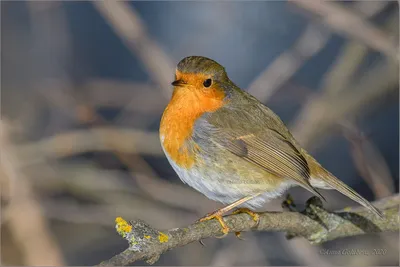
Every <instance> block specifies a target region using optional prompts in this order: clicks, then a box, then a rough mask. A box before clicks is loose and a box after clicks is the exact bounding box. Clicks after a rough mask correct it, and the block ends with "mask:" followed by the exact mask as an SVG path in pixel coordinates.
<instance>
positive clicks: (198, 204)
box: [126, 155, 217, 215]
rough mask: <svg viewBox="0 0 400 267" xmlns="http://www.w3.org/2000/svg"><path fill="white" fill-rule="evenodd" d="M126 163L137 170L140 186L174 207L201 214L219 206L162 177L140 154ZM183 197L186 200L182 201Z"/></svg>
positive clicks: (149, 193) (137, 180)
mask: <svg viewBox="0 0 400 267" xmlns="http://www.w3.org/2000/svg"><path fill="white" fill-rule="evenodd" d="M126 164H129V165H130V166H131V168H132V169H134V170H135V177H136V183H137V185H138V187H139V188H140V189H142V190H143V191H144V192H145V193H147V194H148V195H149V196H151V197H152V198H153V199H155V200H158V201H161V202H163V203H165V204H169V205H173V206H174V207H179V208H184V209H188V210H191V211H195V212H197V213H198V214H200V215H202V214H204V213H206V212H207V211H209V210H210V208H212V207H215V209H216V208H217V206H216V202H215V201H212V200H209V199H205V198H204V197H203V196H202V195H201V194H200V193H198V192H195V191H194V190H192V189H190V188H188V187H185V186H183V185H180V184H179V185H178V184H173V183H171V182H168V181H165V180H162V179H160V178H159V177H158V175H157V174H156V173H155V171H154V170H153V169H152V168H151V166H150V165H149V164H148V163H147V162H146V161H145V160H144V159H142V158H141V157H140V156H138V155H133V156H131V157H130V159H128V158H127V162H126ZM177 196H178V197H177ZM182 199H184V200H185V201H182Z"/></svg>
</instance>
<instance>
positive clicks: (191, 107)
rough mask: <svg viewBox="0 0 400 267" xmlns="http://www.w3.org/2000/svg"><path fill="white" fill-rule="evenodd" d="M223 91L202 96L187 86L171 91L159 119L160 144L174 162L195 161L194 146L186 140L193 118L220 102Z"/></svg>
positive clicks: (191, 128)
mask: <svg viewBox="0 0 400 267" xmlns="http://www.w3.org/2000/svg"><path fill="white" fill-rule="evenodd" d="M223 99H224V95H222V94H221V95H220V96H218V95H216V96H215V97H212V98H210V97H205V96H203V95H202V94H201V93H198V92H196V91H194V90H191V89H190V88H179V89H177V90H175V91H174V93H173V95H172V98H171V101H170V102H169V104H168V106H167V108H166V109H165V111H164V114H163V116H162V119H161V123H160V137H161V142H162V146H163V148H164V150H165V152H166V153H168V156H169V157H170V158H171V159H172V160H174V162H175V163H176V164H177V165H178V166H180V167H184V168H190V167H192V165H193V164H194V162H195V150H196V149H197V147H196V146H195V145H193V144H190V143H189V141H190V138H191V136H192V134H193V127H194V124H195V122H196V120H197V119H198V118H199V117H200V116H201V115H203V114H204V113H205V112H213V111H216V110H217V109H219V108H220V107H222V106H223V105H224V100H223Z"/></svg>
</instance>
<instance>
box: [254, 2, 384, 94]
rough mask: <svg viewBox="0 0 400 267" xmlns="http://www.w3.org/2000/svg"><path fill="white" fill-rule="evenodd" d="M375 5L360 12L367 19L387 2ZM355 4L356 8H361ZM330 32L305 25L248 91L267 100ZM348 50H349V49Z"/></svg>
mask: <svg viewBox="0 0 400 267" xmlns="http://www.w3.org/2000/svg"><path fill="white" fill-rule="evenodd" d="M380 3H381V4H379V5H377V4H375V5H368V6H369V7H370V8H369V9H368V10H364V9H360V10H359V11H360V13H361V14H362V15H363V16H364V17H365V18H366V19H367V18H369V17H371V16H373V15H375V14H376V13H378V12H380V11H381V10H382V9H383V8H384V7H385V6H386V5H387V4H388V2H384V1H382V2H380ZM362 7H363V6H362V5H357V6H356V8H362ZM330 37H331V33H330V32H329V30H327V29H325V28H323V27H321V26H320V25H317V24H311V25H309V26H307V28H306V29H305V31H304V33H303V34H302V35H301V36H300V38H299V39H298V40H297V41H296V43H295V44H294V45H293V47H292V48H290V49H289V50H287V51H285V52H284V53H282V54H281V55H280V56H278V57H277V58H276V59H275V60H274V61H273V62H272V63H271V64H270V65H269V66H268V68H267V69H266V70H265V71H264V72H262V73H261V74H260V75H259V76H258V78H256V80H255V81H253V83H252V84H251V85H250V86H249V88H248V91H249V92H250V93H251V94H253V95H254V96H255V97H257V98H258V99H260V100H261V101H266V100H268V99H269V98H270V97H271V96H272V95H273V94H274V93H275V92H276V91H277V90H278V89H279V88H280V87H281V86H282V85H283V84H284V83H285V82H287V81H288V80H290V78H291V77H292V76H293V75H294V74H295V73H296V72H297V70H299V69H300V68H301V66H302V65H303V64H304V63H305V62H306V61H307V60H308V59H310V58H311V57H313V56H314V55H316V54H317V53H318V52H319V51H321V50H322V48H324V47H325V45H326V43H327V42H328V40H329V38H330ZM349 52H350V51H349Z"/></svg>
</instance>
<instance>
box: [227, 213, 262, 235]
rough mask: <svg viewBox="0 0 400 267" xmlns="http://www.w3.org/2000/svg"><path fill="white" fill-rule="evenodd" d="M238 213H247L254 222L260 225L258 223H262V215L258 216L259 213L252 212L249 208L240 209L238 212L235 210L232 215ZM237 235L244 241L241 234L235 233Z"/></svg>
mask: <svg viewBox="0 0 400 267" xmlns="http://www.w3.org/2000/svg"><path fill="white" fill-rule="evenodd" d="M238 213H247V214H248V215H250V216H251V217H252V218H253V221H255V222H256V223H257V224H256V225H258V223H259V222H260V215H258V213H257V212H255V211H252V210H251V209H248V208H239V209H237V210H235V211H234V212H233V213H232V214H238ZM235 235H236V237H237V238H239V239H242V240H243V238H242V237H241V232H235Z"/></svg>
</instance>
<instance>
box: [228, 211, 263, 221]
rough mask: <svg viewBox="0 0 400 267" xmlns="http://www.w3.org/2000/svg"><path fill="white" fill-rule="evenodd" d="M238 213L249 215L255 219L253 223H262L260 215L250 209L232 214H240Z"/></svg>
mask: <svg viewBox="0 0 400 267" xmlns="http://www.w3.org/2000/svg"><path fill="white" fill-rule="evenodd" d="M238 213H247V214H249V215H250V216H251V217H252V218H253V221H255V222H257V224H258V223H259V222H260V215H258V213H257V212H255V211H252V210H250V209H248V208H239V209H237V210H235V211H234V212H232V214H238Z"/></svg>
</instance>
